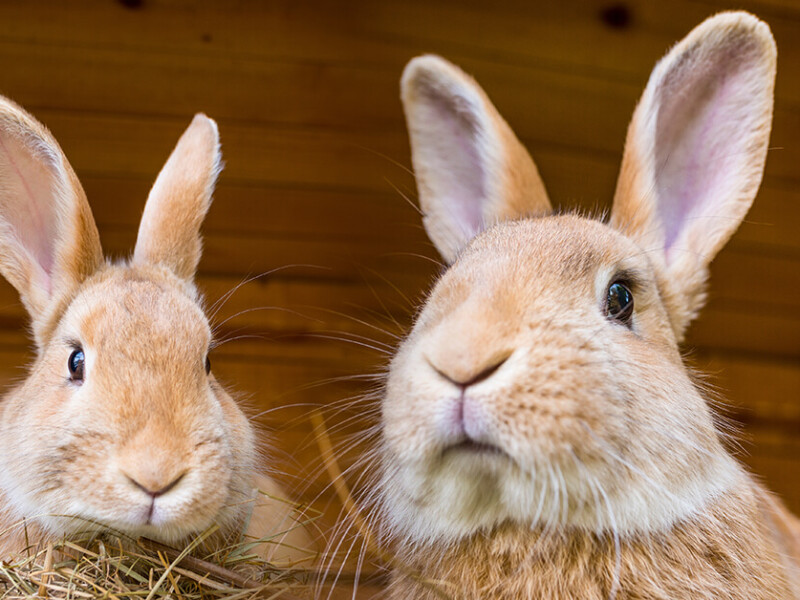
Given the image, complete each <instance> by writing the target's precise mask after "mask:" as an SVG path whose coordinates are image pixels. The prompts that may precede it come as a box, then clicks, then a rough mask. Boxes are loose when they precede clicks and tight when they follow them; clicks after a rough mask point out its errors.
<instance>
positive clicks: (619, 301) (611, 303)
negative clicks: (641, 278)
mask: <svg viewBox="0 0 800 600" xmlns="http://www.w3.org/2000/svg"><path fill="white" fill-rule="evenodd" d="M606 314H607V315H608V317H609V318H610V319H614V320H615V321H619V322H620V323H623V324H625V325H627V326H628V327H630V326H631V317H633V294H632V293H631V291H630V290H629V289H628V286H626V285H625V284H624V283H622V282H621V281H615V282H614V283H612V284H611V285H610V286H608V298H607V300H606Z"/></svg>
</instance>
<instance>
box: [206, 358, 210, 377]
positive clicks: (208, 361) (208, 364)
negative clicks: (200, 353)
mask: <svg viewBox="0 0 800 600" xmlns="http://www.w3.org/2000/svg"><path fill="white" fill-rule="evenodd" d="M210 373H211V359H210V358H209V357H208V354H206V375H208V374H210Z"/></svg>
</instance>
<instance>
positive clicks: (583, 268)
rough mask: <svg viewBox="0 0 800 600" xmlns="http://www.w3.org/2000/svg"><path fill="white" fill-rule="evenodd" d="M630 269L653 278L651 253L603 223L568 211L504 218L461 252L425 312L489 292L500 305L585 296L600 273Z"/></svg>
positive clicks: (432, 316)
mask: <svg viewBox="0 0 800 600" xmlns="http://www.w3.org/2000/svg"><path fill="white" fill-rule="evenodd" d="M628 269H636V271H637V275H638V276H639V277H640V278H641V279H644V280H647V281H650V280H652V267H651V265H650V261H649V259H648V257H647V254H646V253H644V252H643V251H642V250H641V248H639V247H638V246H637V245H636V244H635V243H634V242H633V241H631V240H630V239H628V238H627V237H625V236H624V235H622V234H621V233H619V232H617V231H615V230H614V229H612V228H611V227H609V226H608V225H605V224H604V223H602V222H600V221H596V220H593V219H588V218H585V217H581V216H578V215H573V214H568V215H554V216H547V217H538V218H531V219H520V220H517V221H507V222H502V223H499V224H497V225H495V226H494V227H491V228H489V229H488V230H486V231H484V232H483V233H481V234H480V235H478V236H477V237H476V238H475V239H474V240H473V241H472V242H471V243H470V245H469V246H467V247H466V248H465V250H464V251H463V252H462V253H461V254H460V255H459V257H458V259H457V260H456V262H455V263H454V264H453V265H452V267H451V268H450V269H449V270H448V271H447V272H446V273H445V274H444V276H443V277H442V279H441V280H440V282H439V284H438V285H437V286H436V288H435V289H434V291H433V293H432V295H431V299H430V302H429V303H428V306H427V307H426V311H428V312H430V311H432V310H433V311H435V309H436V308H437V307H438V308H446V307H448V306H449V305H450V304H451V301H452V302H460V301H462V300H463V299H464V298H465V297H466V296H481V295H486V294H489V295H491V296H492V300H493V302H494V303H496V305H497V304H498V303H502V302H503V299H504V298H505V297H507V296H508V297H509V299H510V300H513V302H514V303H515V304H517V303H519V302H520V301H524V300H530V301H533V300H535V299H536V298H538V297H540V296H542V295H543V294H542V292H544V291H546V290H549V291H555V290H559V293H560V294H570V293H571V292H577V293H580V294H585V293H586V292H587V291H588V290H589V289H590V288H591V287H592V286H593V285H594V279H595V276H596V274H597V273H598V272H602V273H604V274H607V275H608V276H609V277H611V276H612V275H614V271H616V270H619V271H623V270H628ZM498 282H501V283H502V285H497V283H498ZM565 284H566V285H565ZM520 288H523V289H524V291H525V297H521V296H520V291H521V289H520ZM544 295H547V294H544ZM428 317H429V318H432V319H434V320H435V319H436V317H435V316H434V315H432V314H429V315H428Z"/></svg>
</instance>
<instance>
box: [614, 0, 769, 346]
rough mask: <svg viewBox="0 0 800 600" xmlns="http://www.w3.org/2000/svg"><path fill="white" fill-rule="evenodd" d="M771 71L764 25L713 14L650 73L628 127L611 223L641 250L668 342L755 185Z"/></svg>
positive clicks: (701, 292)
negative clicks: (664, 314)
mask: <svg viewBox="0 0 800 600" xmlns="http://www.w3.org/2000/svg"><path fill="white" fill-rule="evenodd" d="M775 66H776V50H775V42H774V40H773V39H772V35H771V33H770V30H769V27H767V25H766V24H765V23H762V22H761V21H759V20H758V19H756V18H755V17H753V16H752V15H749V14H747V13H744V12H730V13H720V14H718V15H716V16H714V17H711V18H710V19H707V20H706V21H705V22H703V23H702V24H700V25H699V26H698V27H696V28H695V29H694V30H693V31H692V32H691V33H690V34H689V35H688V36H687V37H686V38H685V39H684V40H683V41H681V42H680V43H678V44H677V45H676V46H675V47H674V48H673V49H672V51H670V52H669V54H667V55H666V56H665V57H664V58H663V59H662V60H661V61H660V62H659V63H658V65H656V68H655V69H654V71H653V74H652V75H651V77H650V81H649V82H648V84H647V88H646V89H645V91H644V95H643V96H642V99H641V100H640V102H639V105H638V106H637V108H636V112H635V113H634V115H633V120H632V122H631V125H630V127H629V129H628V137H627V141H626V144H625V154H624V157H623V161H622V171H621V173H620V177H619V181H618V182H617V190H616V195H615V197H614V207H613V210H612V214H611V224H612V225H613V226H614V227H616V228H617V229H619V230H620V231H623V232H624V233H626V234H627V235H629V236H630V237H632V238H634V239H636V240H637V241H638V242H639V243H640V245H641V246H642V247H643V248H644V249H645V250H647V251H648V252H650V254H651V256H652V258H653V260H654V263H655V265H656V269H657V271H658V273H659V279H660V284H661V287H662V290H663V294H664V301H665V303H666V305H667V309H668V311H669V313H670V319H671V321H672V327H673V330H674V331H675V333H676V335H677V337H678V339H682V337H683V333H684V330H685V329H686V327H687V325H688V324H689V322H690V321H691V320H692V319H693V318H694V316H695V315H696V314H697V312H698V311H699V309H700V308H701V307H702V305H703V303H704V301H705V282H706V279H707V276H708V266H709V263H710V262H711V260H712V259H713V258H714V255H715V254H716V253H717V252H718V251H719V250H720V249H721V248H722V246H723V245H724V244H725V242H726V241H727V240H728V238H730V237H731V235H732V234H733V233H734V231H736V229H737V228H738V226H739V224H740V223H741V221H742V219H743V218H744V216H745V214H746V213H747V210H748V209H749V208H750V205H751V204H752V202H753V198H754V197H755V195H756V192H757V191H758V186H759V185H760V183H761V175H762V172H763V170H764V162H765V160H766V155H767V144H768V141H769V132H770V127H771V123H772V103H773V88H774V82H775Z"/></svg>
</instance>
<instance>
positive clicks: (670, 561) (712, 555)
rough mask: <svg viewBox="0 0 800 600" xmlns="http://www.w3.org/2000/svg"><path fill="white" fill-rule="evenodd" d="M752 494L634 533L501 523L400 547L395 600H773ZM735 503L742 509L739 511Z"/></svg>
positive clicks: (776, 567) (780, 573)
mask: <svg viewBox="0 0 800 600" xmlns="http://www.w3.org/2000/svg"><path fill="white" fill-rule="evenodd" d="M759 504H760V503H759V501H758V500H757V498H756V497H755V496H754V495H752V494H751V493H748V492H745V493H743V494H742V495H740V496H739V497H737V498H730V497H729V498H726V499H724V500H720V501H718V502H717V503H716V504H715V505H714V506H713V507H711V508H710V509H709V510H708V511H707V513H706V514H704V515H702V516H699V517H698V518H697V519H695V520H693V521H692V522H688V523H684V524H682V525H680V526H678V527H676V528H675V529H673V530H672V531H670V532H667V533H663V534H657V535H655V534H651V535H647V536H642V537H641V538H638V539H620V540H619V544H617V543H616V542H615V540H614V538H613V536H612V535H610V534H609V535H600V536H598V535H594V534H588V533H585V532H579V531H572V532H564V531H560V532H544V531H542V530H526V531H520V528H519V527H511V526H505V527H502V528H500V529H498V530H496V531H494V532H492V533H491V534H488V535H480V534H479V535H476V536H474V537H472V538H471V539H469V540H467V541H465V542H462V543H460V544H458V545H455V546H453V547H451V548H449V549H447V550H445V551H438V552H437V551H432V550H427V551H424V550H416V551H408V552H407V553H406V555H405V557H404V562H405V564H406V565H407V566H408V569H407V572H406V574H403V573H402V572H400V570H398V573H397V574H396V575H395V577H394V579H393V581H392V585H391V597H392V598H395V599H400V598H402V599H412V598H413V599H419V600H423V599H425V600H427V599H431V600H433V599H434V598H442V597H448V598H459V599H464V600H472V599H478V598H481V599H485V598H492V599H498V600H500V599H503V600H506V599H507V600H511V599H514V600H519V599H525V598H531V599H533V598H536V599H542V600H562V599H563V600H567V599H569V600H572V599H575V598H582V599H585V600H608V599H609V598H616V600H639V599H642V600H643V599H645V598H646V599H664V600H667V599H669V600H683V599H686V600H689V599H692V600H711V599H718V598H726V599H730V600H767V599H770V600H773V599H774V600H778V599H790V598H794V597H795V596H794V593H793V591H792V585H791V581H790V579H791V574H790V573H787V570H786V566H787V565H786V562H785V556H781V554H782V549H781V547H780V545H779V543H778V542H777V541H776V538H775V531H774V529H773V527H772V525H771V523H770V520H769V519H768V518H765V515H764V514H763V511H762V510H761V507H760V505H759ZM743 507H744V508H743Z"/></svg>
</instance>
